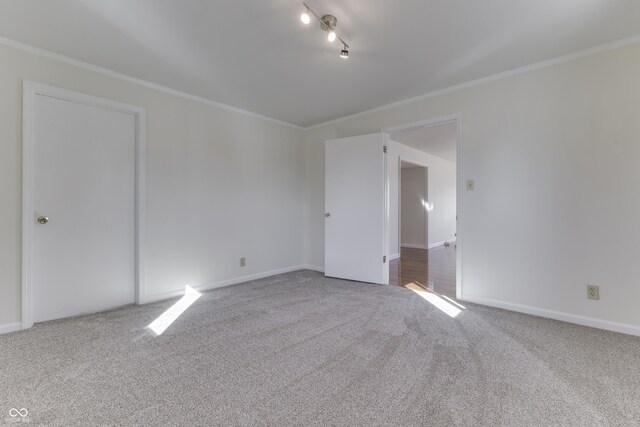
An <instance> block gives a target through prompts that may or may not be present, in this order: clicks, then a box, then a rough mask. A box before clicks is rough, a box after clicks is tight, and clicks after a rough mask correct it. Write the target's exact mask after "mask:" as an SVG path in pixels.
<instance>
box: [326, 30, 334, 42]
mask: <svg viewBox="0 0 640 427" xmlns="http://www.w3.org/2000/svg"><path fill="white" fill-rule="evenodd" d="M327 40H329V41H330V42H331V43H333V42H334V41H335V40H336V32H335V31H329V33H327Z"/></svg>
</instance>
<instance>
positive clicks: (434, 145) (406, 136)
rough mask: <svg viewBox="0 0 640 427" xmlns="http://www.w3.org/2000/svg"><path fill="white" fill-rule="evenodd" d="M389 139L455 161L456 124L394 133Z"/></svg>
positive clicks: (450, 123)
mask: <svg viewBox="0 0 640 427" xmlns="http://www.w3.org/2000/svg"><path fill="white" fill-rule="evenodd" d="M390 137H391V139H392V140H394V141H397V142H399V143H401V144H404V145H408V146H409V147H413V148H415V149H416V150H420V151H423V152H425V153H429V154H432V155H434V156H436V157H440V158H441V159H445V160H448V161H450V162H454V163H455V161H456V141H457V129H456V122H449V123H445V124H441V125H436V126H429V127H423V128H418V129H411V130H406V131H403V132H394V133H392V134H391V136H390Z"/></svg>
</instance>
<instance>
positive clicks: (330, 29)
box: [300, 2, 349, 59]
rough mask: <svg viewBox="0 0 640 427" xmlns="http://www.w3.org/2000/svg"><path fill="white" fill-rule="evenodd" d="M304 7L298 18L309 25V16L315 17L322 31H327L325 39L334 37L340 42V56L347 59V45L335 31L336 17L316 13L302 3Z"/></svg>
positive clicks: (331, 40)
mask: <svg viewBox="0 0 640 427" xmlns="http://www.w3.org/2000/svg"><path fill="white" fill-rule="evenodd" d="M302 5H303V6H304V7H305V8H306V10H305V11H304V12H302V14H301V15H300V20H301V21H302V23H303V24H305V25H309V24H310V23H311V17H313V18H315V19H316V21H318V22H319V23H320V28H321V29H322V31H324V32H326V33H327V40H329V41H330V42H334V41H335V40H336V39H338V40H340V43H342V50H341V51H340V58H343V59H347V58H348V57H349V45H348V44H347V42H345V41H344V39H343V38H342V37H340V35H339V34H338V33H337V32H336V26H337V25H338V18H336V17H335V16H333V15H322V16H320V15H318V14H317V13H316V12H315V11H314V10H313V9H311V7H309V5H308V4H307V3H304V2H303V3H302Z"/></svg>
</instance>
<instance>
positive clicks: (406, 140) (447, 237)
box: [386, 119, 460, 298]
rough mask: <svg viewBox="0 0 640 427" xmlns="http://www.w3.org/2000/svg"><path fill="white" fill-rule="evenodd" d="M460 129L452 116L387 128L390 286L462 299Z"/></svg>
mask: <svg viewBox="0 0 640 427" xmlns="http://www.w3.org/2000/svg"><path fill="white" fill-rule="evenodd" d="M458 129H459V128H458V120H457V119H448V120H443V121H435V122H427V123H416V124H411V125H407V126H401V127H398V128H394V129H388V130H386V131H387V132H388V133H389V135H390V137H389V145H390V150H389V151H390V153H389V154H390V157H389V158H388V167H389V208H390V226H389V230H390V235H389V251H390V264H389V284H391V285H395V286H402V287H407V288H409V289H412V290H415V289H414V288H417V289H419V288H422V289H424V290H427V291H431V292H435V293H437V294H440V295H444V296H446V297H449V298H456V297H460V294H459V286H457V272H458V271H459V270H458V268H457V263H458V261H457V260H458V259H459V253H458V242H457V234H458V230H457V161H458V159H457V152H458V138H459V132H458ZM393 169H396V170H393Z"/></svg>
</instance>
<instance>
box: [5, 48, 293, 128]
mask: <svg viewBox="0 0 640 427" xmlns="http://www.w3.org/2000/svg"><path fill="white" fill-rule="evenodd" d="M0 44H3V45H5V46H8V47H12V48H14V49H18V50H22V51H24V52H28V53H31V54H34V55H38V56H42V57H44V58H47V59H51V60H54V61H58V62H62V63H63V64H67V65H73V66H75V67H78V68H82V69H85V70H88V71H93V72H95V73H99V74H102V75H105V76H109V77H113V78H116V79H119V80H124V81H126V82H129V83H134V84H137V85H140V86H144V87H147V88H150V89H154V90H158V91H160V92H164V93H168V94H170V95H173V96H178V97H180V98H186V99H189V100H191V101H194V102H199V103H201V104H206V105H209V106H212V107H217V108H221V109H223V110H227V111H232V112H234V113H239V114H242V115H245V116H249V117H253V118H255V119H260V120H265V121H267V122H271V123H276V124H279V125H283V126H287V127H291V128H294V129H300V130H302V129H304V128H303V127H302V126H298V125H294V124H293V123H289V122H285V121H282V120H278V119H274V118H272V117H268V116H264V115H262V114H258V113H254V112H252V111H248V110H243V109H242V108H238V107H233V106H231V105H227V104H223V103H221V102H216V101H212V100H210V99H207V98H203V97H201V96H197V95H192V94H190V93H186V92H182V91H179V90H176V89H171V88H169V87H166V86H162V85H159V84H157V83H152V82H150V81H147V80H142V79H139V78H136V77H131V76H128V75H126V74H122V73H119V72H117V71H114V70H111V69H109V68H104V67H100V66H97V65H93V64H89V63H87V62H83V61H80V60H77V59H74V58H71V57H69V56H66V55H61V54H59V53H55V52H51V51H49V50H46V49H42V48H39V47H35V46H31V45H28V44H26V43H21V42H18V41H15V40H12V39H9V38H6V37H0Z"/></svg>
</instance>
